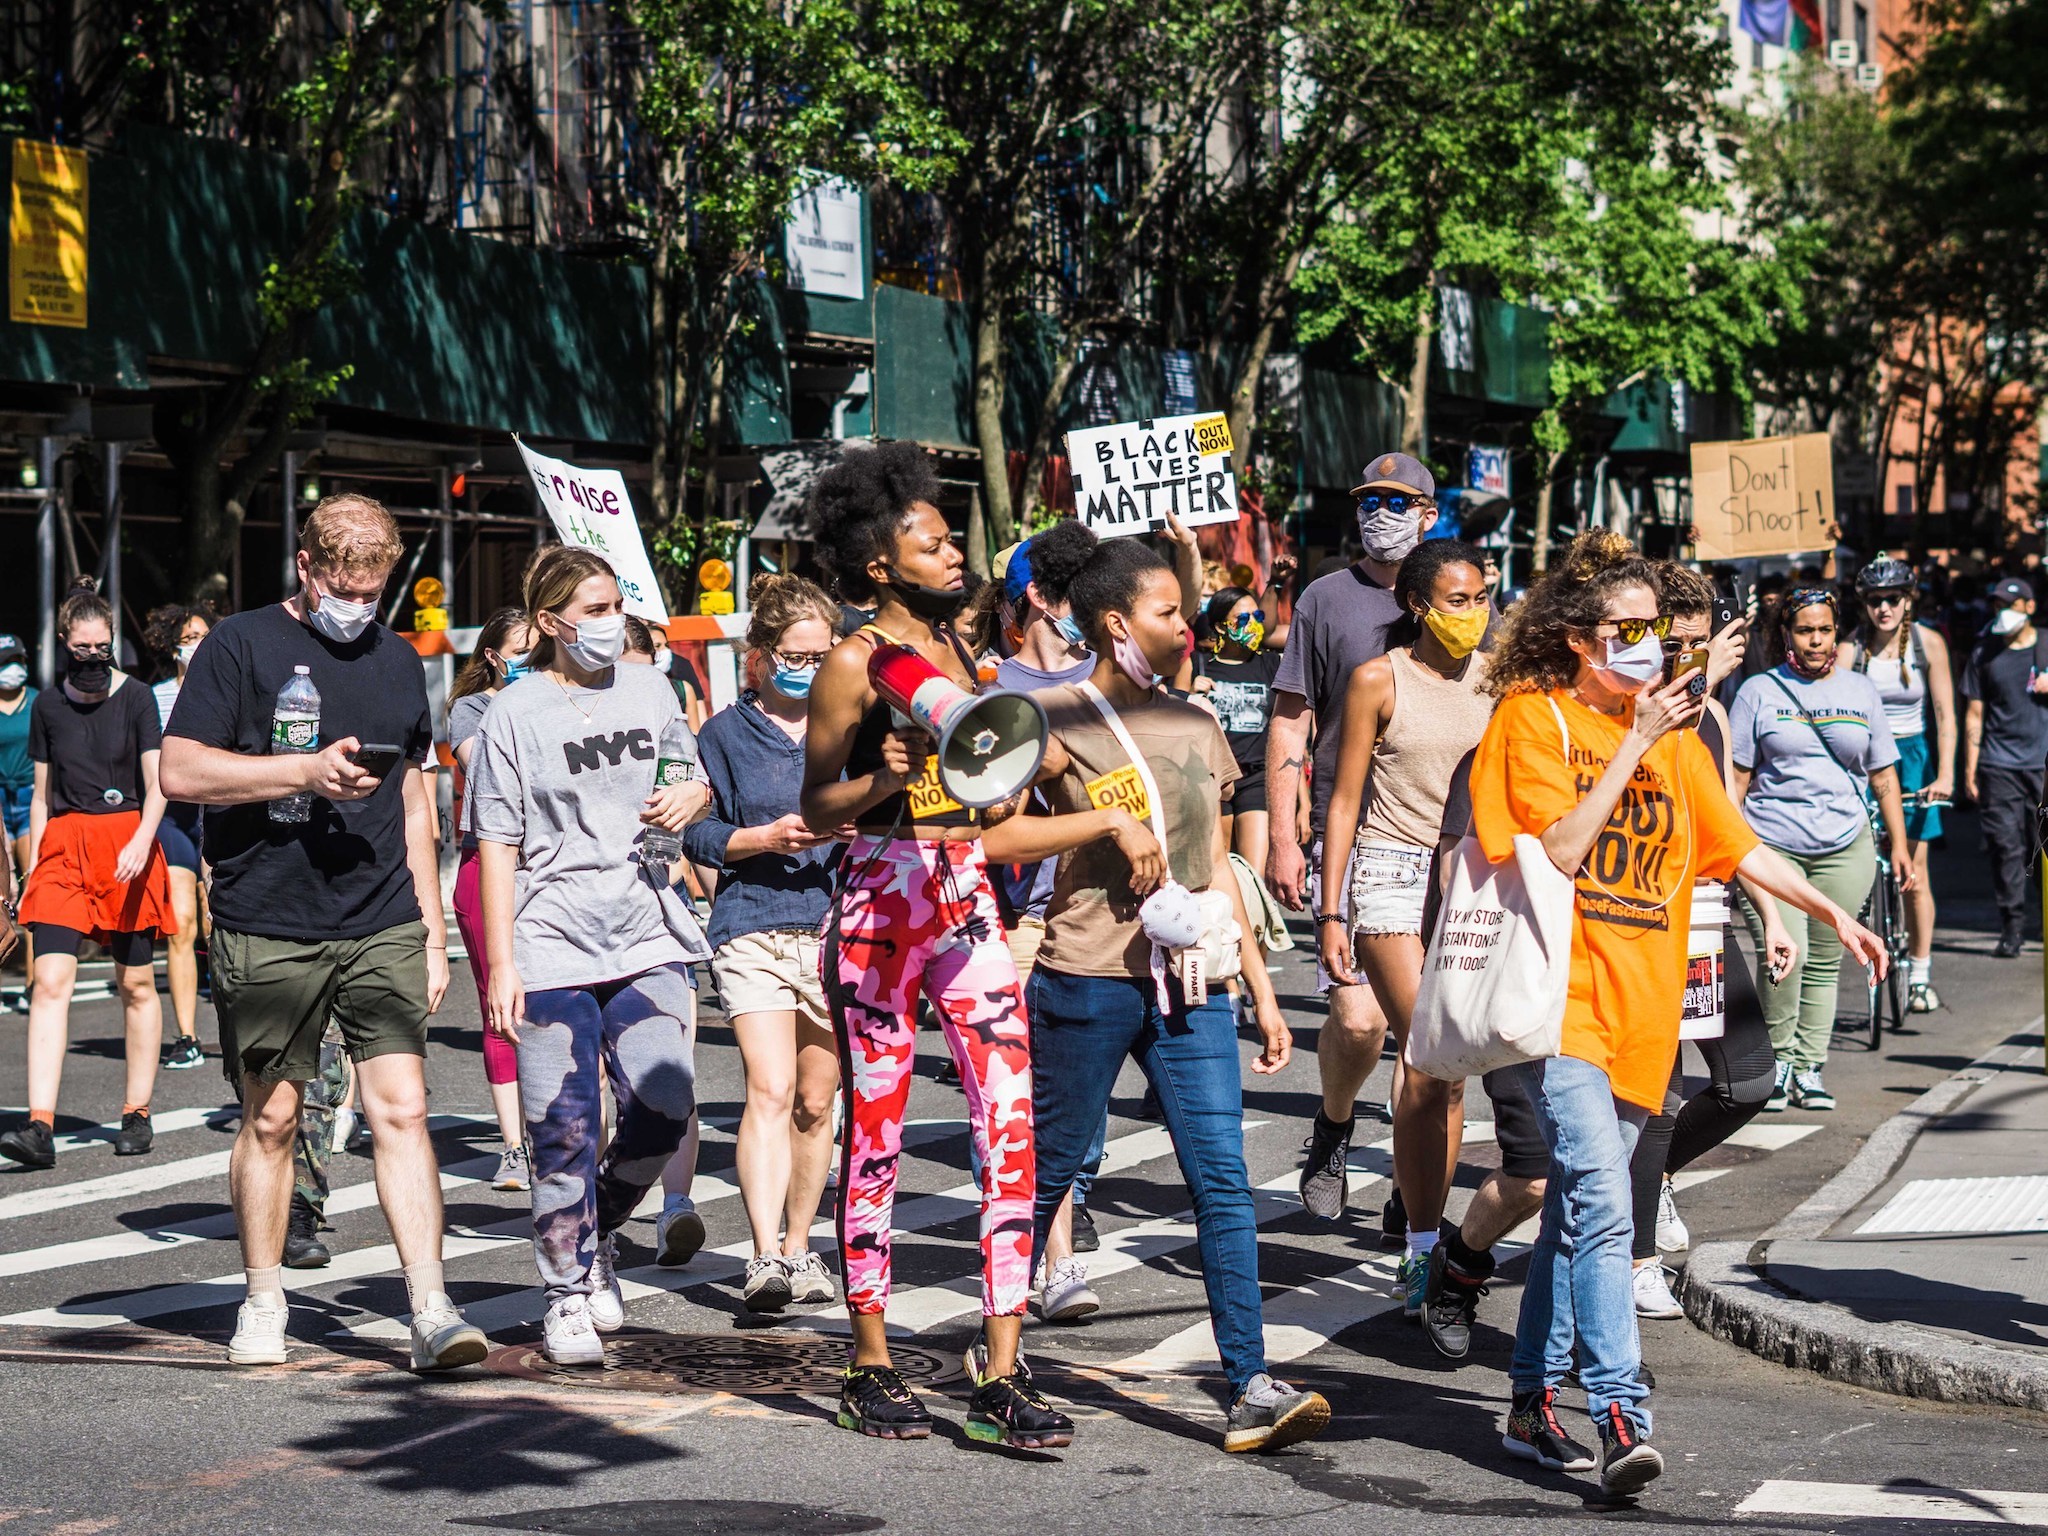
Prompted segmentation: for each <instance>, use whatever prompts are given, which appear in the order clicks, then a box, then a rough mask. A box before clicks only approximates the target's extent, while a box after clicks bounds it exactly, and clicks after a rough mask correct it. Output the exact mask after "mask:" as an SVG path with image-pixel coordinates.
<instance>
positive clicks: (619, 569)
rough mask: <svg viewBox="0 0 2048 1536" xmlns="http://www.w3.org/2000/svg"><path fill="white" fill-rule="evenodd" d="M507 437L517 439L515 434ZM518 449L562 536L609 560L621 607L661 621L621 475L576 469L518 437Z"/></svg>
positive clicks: (663, 612)
mask: <svg viewBox="0 0 2048 1536" xmlns="http://www.w3.org/2000/svg"><path fill="white" fill-rule="evenodd" d="M513 441H514V442H515V443H518V442H519V440H518V439H517V438H514V439H513ZM519 454H520V457H521V458H523V459H525V460H526V472H527V473H528V474H529V475H531V476H533V488H534V490H535V491H536V492H538V493H539V495H540V504H541V506H542V507H543V508H544V509H545V510H546V512H547V514H548V516H549V517H550V518H551V519H553V520H554V524H555V532H556V533H558V534H560V535H561V536H562V542H563V543H564V544H577V545H581V546H582V547H583V548H585V549H593V550H596V551H597V553H599V554H600V555H603V556H604V557H605V559H606V560H608V561H610V562H611V567H612V573H613V574H614V575H616V576H617V577H618V578H619V592H620V594H621V595H622V596H623V597H624V598H625V600H626V612H628V613H630V614H633V615H635V616H636V617H638V618H642V619H651V620H653V621H654V622H655V623H657V624H666V623H667V622H668V608H667V606H666V605H665V604H664V603H663V601H662V596H661V583H660V582H658V581H656V580H655V579H654V567H653V566H651V565H649V564H648V563H647V546H646V545H645V544H643V543H642V542H641V540H640V520H639V519H638V518H637V517H635V516H634V515H633V499H632V497H631V496H629V495H627V493H626V477H625V476H624V475H622V474H620V473H619V472H618V471H617V470H616V469H578V468H577V467H576V466H575V465H574V464H570V463H568V462H566V461H565V460H562V459H551V458H549V457H548V456H547V455H546V454H544V453H535V452H534V451H533V450H532V449H531V448H529V447H527V446H526V444H524V443H519Z"/></svg>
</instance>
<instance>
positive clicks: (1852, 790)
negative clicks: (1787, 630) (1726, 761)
mask: <svg viewBox="0 0 2048 1536" xmlns="http://www.w3.org/2000/svg"><path fill="white" fill-rule="evenodd" d="M1787 692H1789V693H1790V694H1791V695H1792V696H1791V697H1790V698H1787V697H1786V694H1787ZM1728 749H1729V755H1730V756H1731V757H1732V758H1733V759H1734V762H1735V766H1736V767H1738V768H1740V769H1741V770H1742V771H1743V772H1744V773H1747V774H1751V775H1753V776H1752V778H1751V779H1750V783H1749V793H1748V795H1747V796H1745V797H1744V799H1743V802H1742V814H1743V817H1744V819H1746V820H1747V821H1748V822H1749V824H1750V827H1751V828H1752V829H1753V830H1754V831H1755V833H1756V835H1757V836H1758V837H1760V838H1762V839H1763V840H1764V841H1765V842H1767V843H1769V844H1770V845H1771V846H1772V847H1773V848H1779V849H1783V850H1784V851H1785V852H1787V853H1796V854H1799V855H1800V856H1801V857H1802V858H1817V857H1819V856H1820V855H1821V854H1824V853H1833V852H1835V851H1836V850H1837V849H1840V848H1846V847H1848V846H1849V845H1850V844H1851V843H1853V842H1855V841H1856V839H1857V837H1858V836H1859V835H1860V834H1861V833H1862V831H1863V827H1864V821H1865V813H1864V809H1863V795H1864V791H1865V790H1866V788H1867V787H1868V785H1869V783H1870V776H1871V775H1872V774H1873V773H1876V772H1877V771H1878V770H1879V769H1882V768H1889V767H1891V766H1892V765H1893V764H1894V763H1896V762H1897V761H1898V760H1899V749H1898V747H1897V746H1896V745H1895V744H1894V743H1893V741H1892V728H1891V727H1890V726H1889V725H1887V724H1886V723H1885V718H1884V700H1883V699H1882V698H1881V697H1880V696H1879V695H1878V691H1877V684H1875V683H1873V682H1872V681H1871V680H1870V677H1869V675H1868V674H1867V673H1863V672H1857V671H1853V670H1851V669H1850V668H1847V667H1836V668H1835V669H1834V670H1833V671H1831V672H1829V673H1828V675H1827V676H1826V677H1821V678H1804V677H1801V676H1800V675H1799V674H1798V673H1796V672H1794V671H1793V670H1792V669H1791V668H1790V667H1783V666H1781V667H1774V668H1772V669H1771V670H1770V671H1769V672H1765V673H1762V674H1760V675H1758V676H1756V677H1752V678H1751V679H1750V680H1749V681H1748V682H1746V683H1744V684H1743V685H1742V691H1741V692H1739V693H1737V694H1736V695H1735V707H1734V708H1733V709H1732V710H1730V711H1729V712H1728Z"/></svg>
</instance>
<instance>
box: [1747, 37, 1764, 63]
mask: <svg viewBox="0 0 2048 1536" xmlns="http://www.w3.org/2000/svg"><path fill="white" fill-rule="evenodd" d="M1749 67H1750V68H1751V69H1762V68H1763V67H1764V44H1763V39H1762V38H1758V37H1752V38H1751V39H1750V40H1749Z"/></svg>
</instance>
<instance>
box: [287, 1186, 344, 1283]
mask: <svg viewBox="0 0 2048 1536" xmlns="http://www.w3.org/2000/svg"><path fill="white" fill-rule="evenodd" d="M330 1257H332V1255H330V1254H329V1253H328V1251H327V1245H326V1244H325V1243H323V1242H321V1241H320V1213H319V1212H318V1211H316V1210H314V1209H313V1202H312V1201H310V1200H308V1199H307V1198H306V1197H305V1196H304V1195H302V1194H299V1193H298V1192H297V1191H294V1192H293V1194H292V1221H291V1225H290V1226H289V1227H288V1228H286V1230H285V1234H284V1267H285V1268H286V1269H323V1268H325V1267H326V1265H327V1261H328V1259H329V1258H330Z"/></svg>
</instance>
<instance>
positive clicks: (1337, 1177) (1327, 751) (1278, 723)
mask: <svg viewBox="0 0 2048 1536" xmlns="http://www.w3.org/2000/svg"><path fill="white" fill-rule="evenodd" d="M1358 478H1359V484H1358V485H1357V486H1356V487H1354V488H1353V490H1352V492H1351V494H1352V496H1353V497H1354V498H1355V499H1356V501H1357V503H1358V537H1359V543H1360V544H1361V545H1362V546H1363V550H1364V553H1363V554H1361V555H1360V557H1359V559H1358V560H1357V562H1356V563H1355V564H1352V565H1349V566H1347V567H1345V568H1344V569H1343V570H1341V571H1333V572H1331V573H1330V574H1329V575H1327V576H1325V577H1323V578H1321V579H1320V580H1318V581H1314V582H1311V583H1310V584H1309V587H1308V590H1307V591H1306V592H1304V593H1302V595H1301V600H1300V601H1299V602H1298V603H1296V604H1295V607H1294V624H1293V628H1292V629H1291V630H1289V632H1288V637H1287V654H1286V656H1285V657H1284V658H1283V659H1282V661H1281V663H1280V671H1279V675H1278V676H1276V677H1275V678H1274V680H1273V690H1274V695H1275V703H1274V706H1273V720H1272V724H1271V726H1270V727H1269V729H1268V732H1267V737H1266V797H1267V807H1268V810H1269V812H1270V820H1271V827H1272V831H1271V834H1270V842H1271V847H1270V849H1269V850H1268V852H1267V855H1266V883H1267V885H1269V886H1270V887H1271V888H1272V891H1273V894H1274V895H1275V896H1277V897H1279V898H1280V900H1281V901H1282V902H1283V903H1285V904H1286V905H1287V906H1289V907H1292V908H1294V909H1295V910H1296V911H1300V910H1301V908H1302V907H1303V905H1304V904H1307V905H1308V906H1309V907H1310V908H1311V910H1312V911H1313V912H1314V913H1315V917H1316V922H1317V925H1318V927H1320V926H1321V924H1323V923H1324V922H1330V921H1334V922H1341V923H1345V924H1346V925H1347V927H1348V924H1349V918H1348V915H1347V914H1346V912H1345V907H1346V903H1347V901H1348V898H1349V893H1350V890H1351V881H1350V878H1349V871H1347V870H1341V869H1338V870H1325V869H1323V868H1321V867H1320V866H1321V864H1322V848H1323V822H1324V819H1325V818H1326V817H1327V816H1328V814H1329V810H1330V790H1331V788H1332V786H1334V785H1335V783H1336V781H1337V745H1338V739H1339V736H1340V735H1341V727H1342V724H1343V710H1344V693H1345V689H1346V688H1347V686H1348V685H1349V684H1350V681H1351V674H1352V672H1353V671H1355V670H1356V669H1357V668H1359V667H1362V666H1364V665H1365V663H1367V662H1368V661H1370V660H1372V659H1373V658H1374V657H1375V656H1379V655H1383V654H1384V653H1385V652H1386V649H1387V631H1388V629H1389V628H1391V627H1392V626H1393V625H1394V624H1395V623H1396V622H1397V621H1398V620H1399V619H1400V617H1401V605H1400V604H1399V603H1398V602H1397V601H1395V598H1394V591H1393V588H1394V577H1395V574H1396V573H1397V572H1398V571H1399V570H1400V568H1401V562H1402V561H1403V560H1404V559H1406V558H1407V556H1408V552H1409V551H1410V550H1412V549H1414V548H1415V546H1416V545H1417V544H1419V543H1421V542H1422V539H1423V536H1424V535H1425V534H1427V533H1428V532H1429V530H1430V528H1431V527H1432V526H1433V525H1434V524H1435V523H1436V516H1437V508H1436V481H1435V480H1434V479H1433V478H1432V477H1431V475H1430V473H1429V471H1428V470H1427V469H1425V468H1424V467H1423V466H1422V465H1421V463H1419V462H1418V461H1417V460H1415V459H1412V458H1410V457H1409V456H1408V455H1407V454H1405V453H1383V454H1380V455H1378V456H1377V457H1375V458H1374V459H1372V460H1371V461H1370V462H1369V463H1367V465H1366V466H1365V468H1364V470H1363V471H1362V472H1361V473H1360V474H1359V477H1358ZM1311 741H1313V743H1314V753H1313V763H1314V768H1313V775H1314V788H1315V795H1314V800H1313V802H1312V807H1311V811H1310V816H1309V835H1310V839H1311V841H1310V844H1309V851H1308V857H1307V858H1306V859H1304V858H1303V855H1302V849H1301V845H1300V843H1299V842H1297V841H1296V839H1295V814H1296V808H1297V801H1296V796H1297V795H1298V794H1299V793H1300V792H1301V778H1302V770H1303V766H1304V764H1306V763H1308V762H1309V761H1310V760H1311V759H1310V743H1311ZM1320 970H1321V968H1320V967H1318V971H1319V972H1320ZM1318 979H1319V981H1320V983H1321V985H1322V986H1323V988H1324V989H1326V990H1327V991H1328V993H1329V996H1330V1019H1329V1023H1328V1024H1327V1025H1326V1026H1324V1028H1323V1030H1322V1032H1321V1034H1320V1036H1319V1037H1318V1039H1317V1043H1316V1065H1317V1067H1318V1068H1319V1069H1320V1071H1321V1074H1322V1083H1323V1103H1322V1107H1321V1108H1320V1109H1319V1110H1318V1111H1317V1112H1316V1118H1315V1129H1314V1131H1313V1132H1312V1133H1311V1135H1310V1136H1309V1138H1308V1142H1307V1145H1306V1149H1305V1150H1306V1153H1307V1157H1306V1160H1305V1161H1304V1163H1303V1165H1302V1172H1301V1203H1302V1204H1303V1205H1304V1206H1305V1207H1307V1209H1308V1210H1309V1211H1310V1212H1311V1213H1313V1214H1314V1215H1317V1216H1320V1217H1322V1218H1323V1219H1324V1220H1326V1221H1334V1220H1336V1219H1337V1218H1338V1217H1339V1216H1341V1215H1343V1213H1344V1208H1345V1205H1346V1203H1347V1202H1348V1201H1349V1199H1350V1181H1349V1179H1348V1178H1347V1177H1346V1173H1345V1167H1346V1162H1347V1159H1348V1158H1349V1156H1350V1151H1351V1122H1352V1111H1353V1105H1354V1104H1355V1102H1356V1100H1357V1098H1358V1093H1359V1090H1360V1089H1362V1088H1363V1087H1364V1086H1365V1080H1366V1078H1368V1077H1369V1076H1371V1075H1372V1070H1373V1068H1374V1067H1375V1066H1376V1065H1377V1064H1378V1063H1379V1058H1380V1047H1381V1045H1382V1043H1383V1042H1384V1041H1385V1038H1386V1033H1387V1018H1386V1015H1385V1014H1384V1013H1382V1012H1381V1011H1380V1006H1379V1004H1378V1002H1377V1001H1376V1000H1375V999H1374V997H1373V995H1372V989H1371V988H1370V987H1367V986H1365V985H1363V984H1360V985H1357V986H1337V985H1335V984H1334V983H1333V982H1332V980H1331V978H1330V977H1328V976H1326V975H1319V978H1318ZM1388 1223H1389V1232H1388V1236H1389V1237H1395V1236H1400V1237H1405V1235H1406V1218H1405V1216H1404V1215H1402V1214H1401V1213H1400V1212H1398V1210H1397V1209H1396V1208H1395V1207H1393V1206H1389V1208H1388ZM1397 1225H1398V1232H1396V1230H1395V1227H1396V1226H1397Z"/></svg>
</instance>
